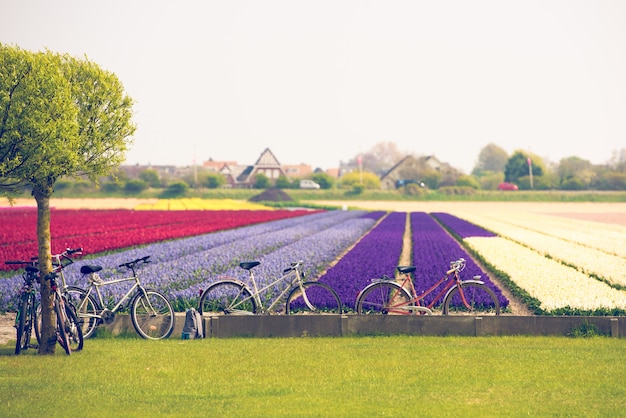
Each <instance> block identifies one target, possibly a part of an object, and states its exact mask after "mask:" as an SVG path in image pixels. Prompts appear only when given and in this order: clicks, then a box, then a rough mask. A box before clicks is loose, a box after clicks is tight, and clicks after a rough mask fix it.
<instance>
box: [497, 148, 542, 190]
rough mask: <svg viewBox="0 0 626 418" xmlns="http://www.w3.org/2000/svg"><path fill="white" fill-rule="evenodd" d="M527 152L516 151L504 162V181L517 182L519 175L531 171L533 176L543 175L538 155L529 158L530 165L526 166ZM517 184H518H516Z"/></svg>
mask: <svg viewBox="0 0 626 418" xmlns="http://www.w3.org/2000/svg"><path fill="white" fill-rule="evenodd" d="M528 158H529V154H527V153H524V152H522V151H516V152H515V153H514V154H513V156H511V158H509V160H508V161H507V163H506V166H505V167H504V181H507V182H509V183H515V184H518V179H519V178H520V177H524V176H529V175H530V172H531V171H532V174H533V177H538V176H541V175H543V172H544V169H543V164H542V162H541V159H540V158H539V157H536V156H535V157H532V156H530V158H531V166H530V168H529V167H528ZM518 185H519V184H518Z"/></svg>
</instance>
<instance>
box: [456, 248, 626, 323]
mask: <svg viewBox="0 0 626 418" xmlns="http://www.w3.org/2000/svg"><path fill="white" fill-rule="evenodd" d="M464 242H465V243H467V244H468V245H469V246H470V247H471V248H473V249H474V250H475V251H477V252H478V253H479V254H480V255H481V256H482V257H484V258H485V260H486V261H487V262H488V263H490V264H491V265H493V266H494V267H495V268H497V269H498V270H500V271H503V272H505V273H507V274H508V275H509V277H510V278H511V280H512V281H513V282H515V283H516V284H517V285H518V286H519V287H521V288H523V289H524V290H526V291H527V292H528V293H529V294H530V295H531V296H533V297H535V298H537V299H538V300H539V301H541V307H542V308H543V309H545V310H547V311H551V310H554V309H558V308H563V307H570V308H574V309H583V310H595V309H601V308H605V309H614V308H618V309H626V292H623V291H619V290H616V289H613V288H611V287H610V286H609V285H607V284H606V283H603V282H600V281H598V280H596V279H593V278H591V277H589V276H587V275H585V274H584V273H581V272H579V271H578V270H576V269H574V268H571V267H568V266H565V265H563V264H561V263H559V262H557V261H554V260H551V259H549V258H546V257H544V256H543V255H541V254H539V253H537V252H536V251H533V250H531V249H529V248H527V247H524V246H522V245H520V244H517V243H515V242H513V241H510V240H508V239H506V238H502V237H490V238H485V237H473V238H466V239H465V240H464Z"/></svg>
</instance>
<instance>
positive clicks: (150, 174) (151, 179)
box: [139, 168, 161, 187]
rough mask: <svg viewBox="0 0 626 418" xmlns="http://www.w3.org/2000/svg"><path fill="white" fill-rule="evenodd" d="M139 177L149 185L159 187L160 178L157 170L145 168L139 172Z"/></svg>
mask: <svg viewBox="0 0 626 418" xmlns="http://www.w3.org/2000/svg"><path fill="white" fill-rule="evenodd" d="M139 178H140V179H141V180H143V181H144V182H146V184H148V185H149V186H150V187H161V179H160V178H159V173H158V171H156V170H154V169H151V168H147V169H145V170H143V171H142V172H141V173H139Z"/></svg>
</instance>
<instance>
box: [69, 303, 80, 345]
mask: <svg viewBox="0 0 626 418" xmlns="http://www.w3.org/2000/svg"><path fill="white" fill-rule="evenodd" d="M65 319H66V321H65V332H66V334H67V339H68V341H69V343H70V350H71V351H80V350H82V349H83V330H82V328H81V326H80V325H81V324H80V322H79V320H78V317H77V316H76V312H74V306H73V305H70V304H69V303H66V304H65Z"/></svg>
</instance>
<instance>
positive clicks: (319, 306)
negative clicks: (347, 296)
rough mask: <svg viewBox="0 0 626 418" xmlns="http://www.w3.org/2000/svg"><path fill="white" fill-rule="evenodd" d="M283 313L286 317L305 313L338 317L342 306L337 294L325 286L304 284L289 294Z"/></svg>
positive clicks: (322, 284)
mask: <svg viewBox="0 0 626 418" xmlns="http://www.w3.org/2000/svg"><path fill="white" fill-rule="evenodd" d="M285 312H286V313H287V315H290V314H291V315H294V314H306V313H310V314H335V315H340V314H341V313H342V305H341V300H340V299H339V296H337V292H335V291H334V290H333V288H331V287H330V286H328V285H327V284H325V283H319V282H305V283H302V286H298V287H295V288H293V290H292V291H291V292H290V293H289V296H287V303H286V308H285Z"/></svg>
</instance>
